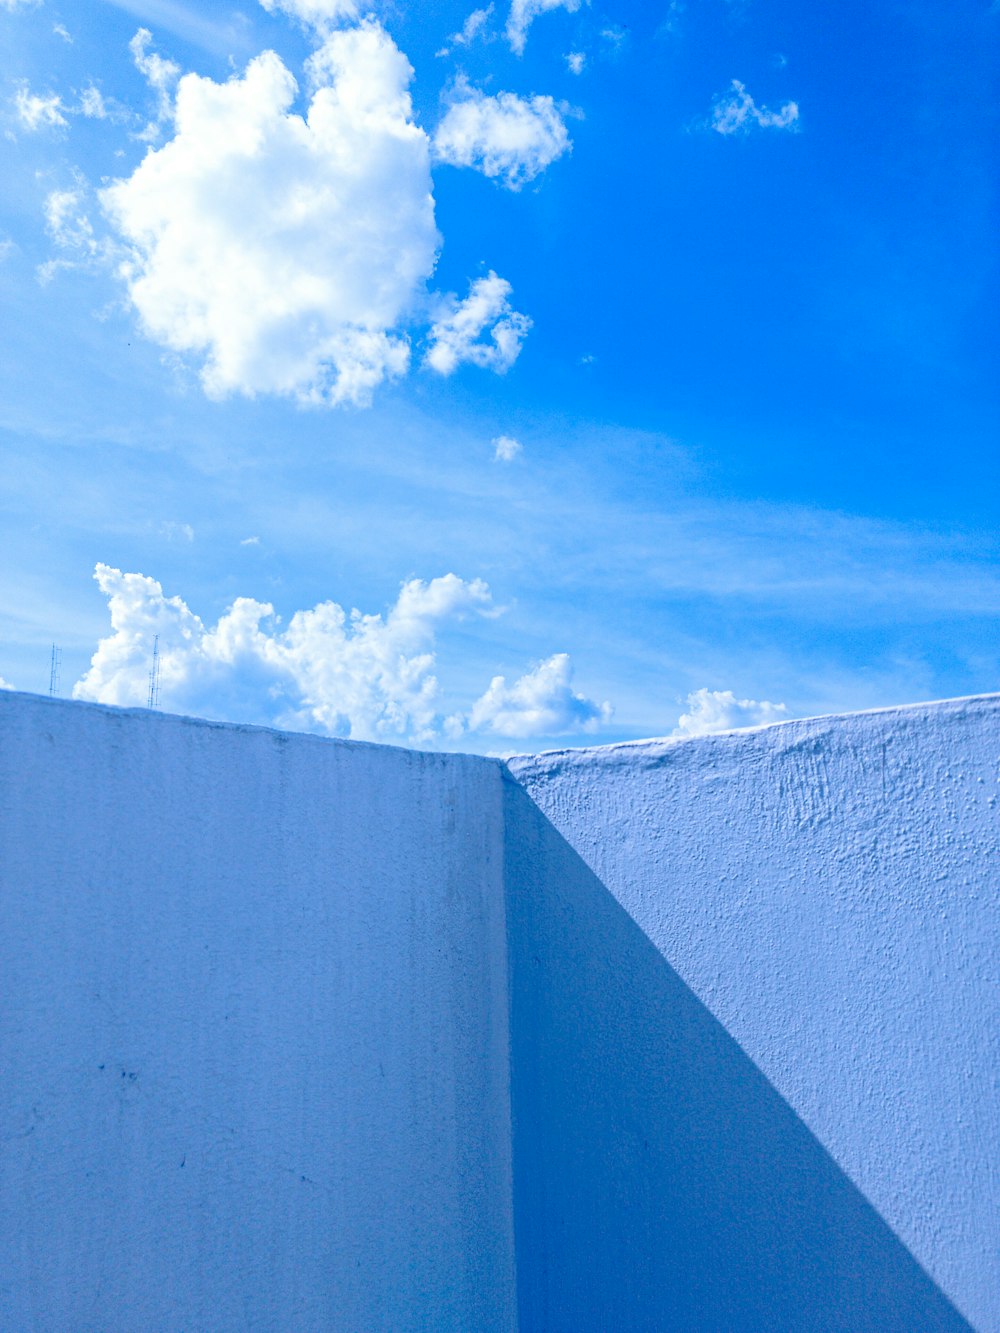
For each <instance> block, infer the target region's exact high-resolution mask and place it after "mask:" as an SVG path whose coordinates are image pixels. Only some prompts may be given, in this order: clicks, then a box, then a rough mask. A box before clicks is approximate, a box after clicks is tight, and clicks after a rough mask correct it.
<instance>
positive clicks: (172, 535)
mask: <svg viewBox="0 0 1000 1333" xmlns="http://www.w3.org/2000/svg"><path fill="white" fill-rule="evenodd" d="M160 536H161V537H166V539H167V541H168V542H193V541H194V528H193V527H192V526H191V524H190V523H178V522H176V521H175V520H174V519H168V520H166V521H165V522H163V523H161V524H160Z"/></svg>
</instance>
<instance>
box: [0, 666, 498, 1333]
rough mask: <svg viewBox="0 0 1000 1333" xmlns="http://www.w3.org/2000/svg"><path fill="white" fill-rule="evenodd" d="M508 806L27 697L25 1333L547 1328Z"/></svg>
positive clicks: (17, 792) (18, 1201) (11, 960)
mask: <svg viewBox="0 0 1000 1333" xmlns="http://www.w3.org/2000/svg"><path fill="white" fill-rule="evenodd" d="M500 774H501V770H500V766H499V765H498V764H496V763H493V762H490V761H488V760H477V759H472V758H463V757H459V756H454V757H447V758H446V757H443V756H430V755H424V754H414V753H408V752H406V751H402V750H394V749H389V748H385V747H374V746H359V745H350V744H346V743H342V742H331V741H322V740H318V739H315V738H310V737H303V736H295V737H288V736H283V735H280V734H276V733H273V732H267V731H260V730H253V729H249V728H239V727H225V726H213V725H209V724H205V723H196V722H190V721H185V720H182V719H177V718H170V717H164V716H161V715H158V714H149V713H145V712H141V711H140V712H121V711H117V710H111V709H102V708H97V707H94V706H91V705H80V704H70V703H59V702H51V701H49V700H42V699H35V698H31V697H28V696H23V695H21V696H18V695H13V694H10V693H8V692H0V978H2V980H0V987H2V994H3V1005H2V1006H0V1062H2V1081H0V1135H2V1138H3V1142H2V1157H0V1328H2V1329H3V1330H4V1333H20V1330H29V1329H30V1330H44V1331H45V1333H49V1331H50V1330H51V1333H67V1330H73V1333H86V1331H90V1330H93V1331H94V1333H96V1331H97V1330H100V1331H101V1333H116V1331H118V1330H122V1331H123V1333H124V1331H128V1333H133V1331H137V1330H143V1331H145V1330H154V1329H155V1330H157V1333H169V1331H172V1330H177V1331H178V1333H179V1331H180V1330H186V1331H187V1333H197V1331H199V1330H204V1331H205V1333H209V1331H210V1333H226V1331H228V1330H236V1329H241V1330H242V1329H253V1330H319V1329H331V1330H345V1331H350V1333H353V1331H354V1330H357V1331H358V1333H361V1331H363V1330H383V1329H384V1330H393V1331H394V1333H395V1331H396V1330H410V1329H413V1330H417V1329H420V1330H428V1329H435V1330H436V1329H454V1330H470V1329H477V1330H478V1329H486V1330H493V1329H496V1330H501V1329H510V1328H513V1327H514V1325H515V1320H516V1312H515V1302H514V1256H513V1235H512V1220H511V1164H510V1123H509V1089H508V1038H507V977H506V955H505V933H504V902H503V883H502V832H503V830H502V816H501V808H500V806H501V797H500V786H501V776H500Z"/></svg>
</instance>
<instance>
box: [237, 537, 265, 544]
mask: <svg viewBox="0 0 1000 1333" xmlns="http://www.w3.org/2000/svg"><path fill="white" fill-rule="evenodd" d="M240 545H241V546H259V545H260V538H259V537H244V538H243V540H242V541H241V542H240Z"/></svg>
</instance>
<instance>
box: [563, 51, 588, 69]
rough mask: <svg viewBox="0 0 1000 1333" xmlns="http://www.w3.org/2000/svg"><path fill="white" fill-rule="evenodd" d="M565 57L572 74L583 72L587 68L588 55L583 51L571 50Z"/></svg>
mask: <svg viewBox="0 0 1000 1333" xmlns="http://www.w3.org/2000/svg"><path fill="white" fill-rule="evenodd" d="M564 59H565V61H566V65H567V67H568V69H569V72H570V73H571V74H582V73H583V71H584V70H585V69H586V68H587V57H586V56H585V55H584V53H583V52H582V51H570V52H568V53H567V55H566V56H565V57H564Z"/></svg>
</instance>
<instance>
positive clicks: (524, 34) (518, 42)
mask: <svg viewBox="0 0 1000 1333" xmlns="http://www.w3.org/2000/svg"><path fill="white" fill-rule="evenodd" d="M579 8H580V0H511V6H510V13H509V14H508V15H507V41H508V42H509V43H510V48H511V50H512V51H514V52H515V53H516V54H517V55H523V54H524V47H525V43H526V42H527V40H528V29H529V28H530V27H531V25H532V23H534V21H535V19H536V18H537V17H538V16H539V14H547V13H548V12H549V11H550V10H553V9H565V10H568V12H569V13H570V14H575V13H576V11H577V10H578V9H579Z"/></svg>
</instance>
